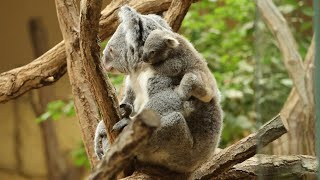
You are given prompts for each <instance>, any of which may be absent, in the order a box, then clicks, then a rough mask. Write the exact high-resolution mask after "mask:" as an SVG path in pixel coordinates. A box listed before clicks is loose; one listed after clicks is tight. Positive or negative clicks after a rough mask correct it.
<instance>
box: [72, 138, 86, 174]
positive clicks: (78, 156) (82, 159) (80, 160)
mask: <svg viewBox="0 0 320 180" xmlns="http://www.w3.org/2000/svg"><path fill="white" fill-rule="evenodd" d="M71 157H72V160H73V163H74V165H76V166H77V167H85V168H86V169H90V162H89V159H88V157H87V153H86V150H85V148H84V145H83V143H82V142H81V143H80V144H79V146H78V148H76V149H74V150H73V151H72V152H71Z"/></svg>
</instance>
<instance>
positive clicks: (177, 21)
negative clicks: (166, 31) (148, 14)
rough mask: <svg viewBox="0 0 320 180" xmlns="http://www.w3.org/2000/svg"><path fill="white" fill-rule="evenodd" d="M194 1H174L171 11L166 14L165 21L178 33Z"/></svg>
mask: <svg viewBox="0 0 320 180" xmlns="http://www.w3.org/2000/svg"><path fill="white" fill-rule="evenodd" d="M191 4H192V0H175V1H172V3H171V5H170V7H169V10H168V11H167V12H166V14H165V19H166V20H167V22H168V23H169V25H170V26H171V27H172V30H173V31H175V32H177V31H178V30H179V28H180V26H181V23H182V21H183V19H184V17H185V15H186V14H187V12H188V10H189V7H190V6H191Z"/></svg>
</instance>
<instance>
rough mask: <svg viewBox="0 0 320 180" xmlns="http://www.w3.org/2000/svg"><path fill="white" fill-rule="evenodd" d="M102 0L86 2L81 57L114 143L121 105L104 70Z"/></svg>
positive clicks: (81, 31)
mask: <svg viewBox="0 0 320 180" xmlns="http://www.w3.org/2000/svg"><path fill="white" fill-rule="evenodd" d="M101 5H102V0H82V1H81V10H80V11H81V13H80V54H81V57H82V67H83V70H84V71H85V73H86V79H87V80H88V83H89V86H90V89H91V91H92V92H93V94H94V99H95V101H96V103H97V105H98V107H99V111H100V113H101V115H102V119H103V121H104V124H105V125H106V128H107V133H108V138H109V139H108V140H109V142H110V143H113V141H114V140H115V138H116V136H117V135H118V133H117V132H116V131H113V132H112V131H111V130H112V126H113V125H114V124H115V123H116V122H118V121H119V119H120V113H119V103H118V99H117V96H116V93H115V91H114V88H113V86H112V84H111V82H110V81H109V78H108V77H107V76H106V75H104V73H103V72H102V69H101V68H100V56H99V54H100V47H99V44H98V42H97V39H98V28H99V17H100V9H101Z"/></svg>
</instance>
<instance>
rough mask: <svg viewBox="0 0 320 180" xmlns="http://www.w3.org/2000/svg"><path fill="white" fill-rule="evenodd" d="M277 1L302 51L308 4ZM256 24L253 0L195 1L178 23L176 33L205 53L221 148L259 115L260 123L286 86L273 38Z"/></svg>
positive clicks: (286, 91) (272, 111) (307, 35)
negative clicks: (220, 120) (220, 117)
mask: <svg viewBox="0 0 320 180" xmlns="http://www.w3.org/2000/svg"><path fill="white" fill-rule="evenodd" d="M279 2H280V3H281V4H277V5H278V7H279V9H280V10H281V12H282V13H283V14H284V15H285V18H286V19H287V20H288V22H289V25H290V27H292V32H293V34H294V36H295V37H296V39H297V40H298V45H299V48H300V49H299V51H300V53H301V54H302V55H303V56H304V55H305V54H306V51H307V47H308V46H309V43H310V39H311V34H310V33H307V32H310V30H311V27H312V21H311V19H310V15H312V9H311V6H310V5H307V4H306V3H305V2H304V1H292V0H286V1H279ZM258 24H259V26H257V25H258ZM261 24H263V23H262V20H261V19H259V18H257V17H256V12H255V4H254V1H246V0H211V1H210V0H203V1H200V2H198V3H195V4H192V6H191V8H190V10H189V12H188V13H187V16H186V17H185V20H184V21H183V24H182V28H181V31H180V33H181V34H183V35H184V36H186V37H187V38H188V39H189V40H190V41H191V42H192V43H193V44H194V46H195V47H196V49H197V50H198V51H200V52H201V53H202V54H203V56H204V57H205V58H206V60H207V62H208V65H209V68H210V69H211V70H212V72H213V74H214V75H215V77H216V79H217V81H218V85H219V88H220V90H221V93H222V101H221V104H222V106H223V111H224V128H223V133H222V139H221V146H222V147H225V146H226V145H227V144H232V143H233V142H234V141H237V140H239V139H240V138H242V137H244V136H246V135H248V134H249V133H251V132H252V131H254V130H255V129H256V121H257V120H258V119H257V118H258V117H259V115H260V117H261V121H262V122H264V121H267V120H269V119H270V118H272V117H273V116H274V115H276V114H277V113H278V112H279V111H280V109H281V107H282V105H283V103H284V102H285V100H286V98H287V96H288V94H289V92H290V89H291V86H292V82H291V80H290V79H289V78H288V75H287V72H286V70H285V68H284V65H283V63H282V59H281V58H282V57H281V55H280V52H279V49H278V47H277V43H276V40H275V39H274V37H273V35H271V34H270V32H269V30H268V29H267V28H266V27H265V26H264V25H261ZM257 27H259V28H257ZM259 120H260V119H259Z"/></svg>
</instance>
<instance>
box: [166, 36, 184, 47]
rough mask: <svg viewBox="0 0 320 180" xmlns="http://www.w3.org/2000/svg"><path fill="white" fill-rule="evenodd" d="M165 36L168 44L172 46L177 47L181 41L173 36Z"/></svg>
mask: <svg viewBox="0 0 320 180" xmlns="http://www.w3.org/2000/svg"><path fill="white" fill-rule="evenodd" d="M164 38H165V40H166V43H167V45H168V46H169V47H171V48H175V47H177V46H178V45H179V44H180V43H179V41H178V40H177V39H175V38H173V37H170V36H166V37H164Z"/></svg>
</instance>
